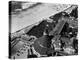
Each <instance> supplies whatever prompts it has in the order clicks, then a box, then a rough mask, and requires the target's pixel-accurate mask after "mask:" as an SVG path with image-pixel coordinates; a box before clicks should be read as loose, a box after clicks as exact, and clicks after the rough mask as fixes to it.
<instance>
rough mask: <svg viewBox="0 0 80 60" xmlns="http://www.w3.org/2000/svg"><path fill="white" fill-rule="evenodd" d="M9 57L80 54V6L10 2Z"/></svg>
mask: <svg viewBox="0 0 80 60" xmlns="http://www.w3.org/2000/svg"><path fill="white" fill-rule="evenodd" d="M8 4H9V32H8V33H9V42H8V44H9V58H10V59H28V58H44V57H56V56H73V55H78V5H76V4H59V3H44V2H30V1H9V3H8Z"/></svg>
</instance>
